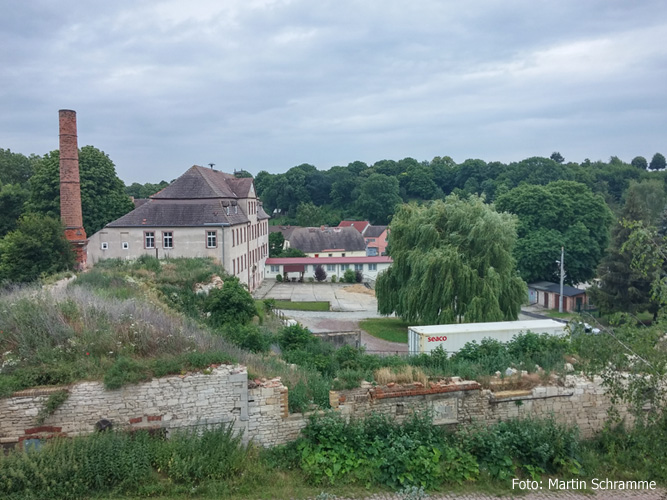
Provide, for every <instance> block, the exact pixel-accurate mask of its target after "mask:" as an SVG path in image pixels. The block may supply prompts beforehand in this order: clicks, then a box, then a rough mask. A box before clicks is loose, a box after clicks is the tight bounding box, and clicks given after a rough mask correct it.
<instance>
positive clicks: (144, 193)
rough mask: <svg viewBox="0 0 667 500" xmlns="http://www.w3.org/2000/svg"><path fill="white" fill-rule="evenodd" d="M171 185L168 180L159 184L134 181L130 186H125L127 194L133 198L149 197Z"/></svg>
mask: <svg viewBox="0 0 667 500" xmlns="http://www.w3.org/2000/svg"><path fill="white" fill-rule="evenodd" d="M168 185H169V183H168V182H167V181H160V182H159V183H158V184H152V183H150V182H147V183H146V184H139V183H138V182H133V183H132V184H131V185H130V186H126V187H125V194H126V195H128V196H132V197H133V198H149V197H150V196H152V195H154V194H155V193H157V192H158V191H160V190H162V189H164V188H166V187H167V186H168Z"/></svg>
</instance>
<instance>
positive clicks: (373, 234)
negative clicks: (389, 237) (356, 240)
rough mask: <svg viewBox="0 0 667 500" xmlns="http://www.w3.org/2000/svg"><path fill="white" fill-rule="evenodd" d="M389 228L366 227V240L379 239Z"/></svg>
mask: <svg viewBox="0 0 667 500" xmlns="http://www.w3.org/2000/svg"><path fill="white" fill-rule="evenodd" d="M385 229H387V226H366V229H365V230H364V233H363V234H364V238H379V237H380V235H381V234H382V233H384V231H385Z"/></svg>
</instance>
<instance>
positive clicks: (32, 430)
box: [24, 425, 63, 434]
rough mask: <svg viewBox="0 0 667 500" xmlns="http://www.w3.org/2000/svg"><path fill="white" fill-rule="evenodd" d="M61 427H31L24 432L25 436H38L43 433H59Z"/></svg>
mask: <svg viewBox="0 0 667 500" xmlns="http://www.w3.org/2000/svg"><path fill="white" fill-rule="evenodd" d="M62 430H63V428H62V427H53V426H51V425H42V426H40V427H32V428H30V429H26V430H25V431H24V432H25V433H26V434H40V433H43V432H60V431H62Z"/></svg>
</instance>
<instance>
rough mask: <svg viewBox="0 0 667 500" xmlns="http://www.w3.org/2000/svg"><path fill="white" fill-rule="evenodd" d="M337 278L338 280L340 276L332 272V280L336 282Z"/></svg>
mask: <svg viewBox="0 0 667 500" xmlns="http://www.w3.org/2000/svg"><path fill="white" fill-rule="evenodd" d="M337 280H338V277H337V276H336V275H335V274H332V275H331V282H332V283H336V281H337Z"/></svg>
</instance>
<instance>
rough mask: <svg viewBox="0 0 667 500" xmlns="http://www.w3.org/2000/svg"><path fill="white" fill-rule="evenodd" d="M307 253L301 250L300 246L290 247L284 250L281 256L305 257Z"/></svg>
mask: <svg viewBox="0 0 667 500" xmlns="http://www.w3.org/2000/svg"><path fill="white" fill-rule="evenodd" d="M305 256H306V254H305V253H304V252H303V251H302V250H299V249H298V248H292V247H290V248H288V249H286V250H283V251H282V252H281V254H280V255H279V257H305Z"/></svg>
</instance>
